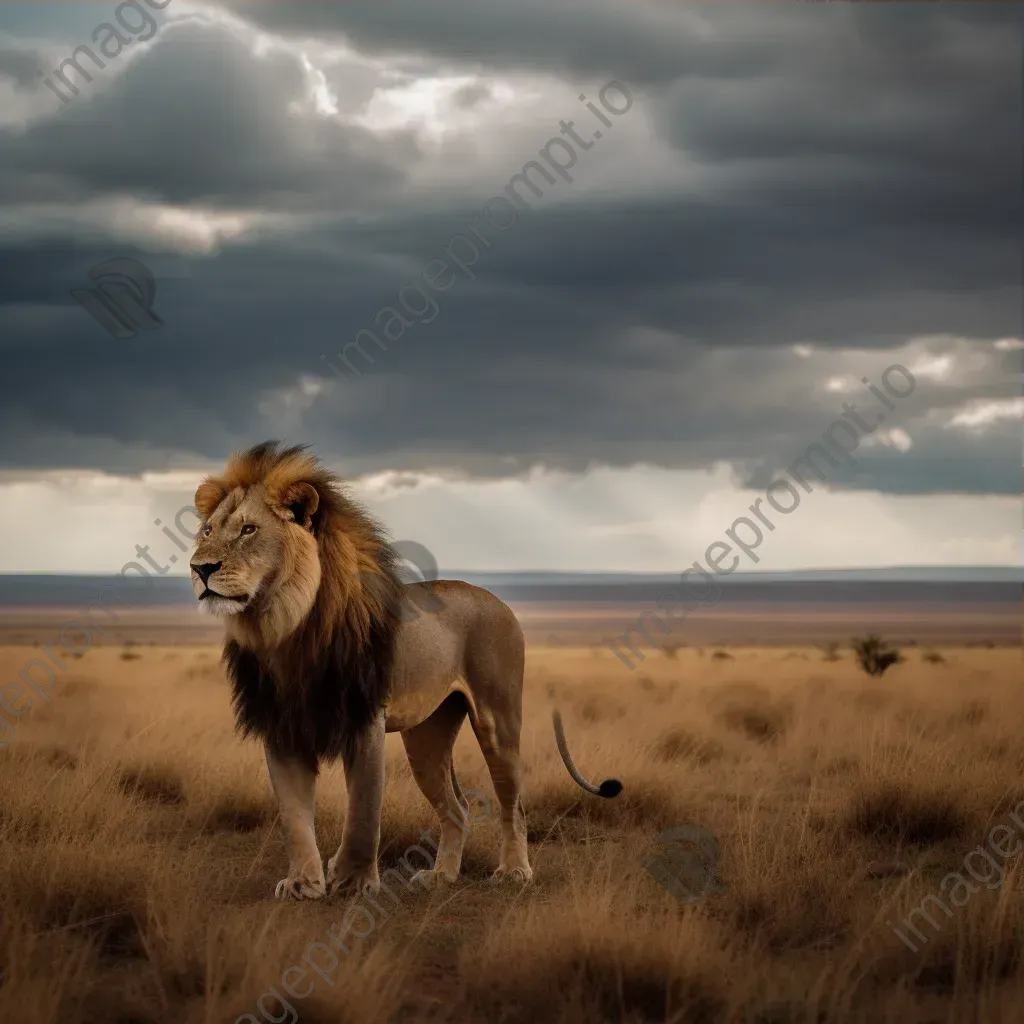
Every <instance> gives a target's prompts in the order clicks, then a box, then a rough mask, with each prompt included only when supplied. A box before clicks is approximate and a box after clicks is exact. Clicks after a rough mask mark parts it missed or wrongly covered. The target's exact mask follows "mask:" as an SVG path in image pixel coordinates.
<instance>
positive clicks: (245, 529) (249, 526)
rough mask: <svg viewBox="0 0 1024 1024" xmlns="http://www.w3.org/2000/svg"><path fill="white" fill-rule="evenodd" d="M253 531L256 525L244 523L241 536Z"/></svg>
mask: <svg viewBox="0 0 1024 1024" xmlns="http://www.w3.org/2000/svg"><path fill="white" fill-rule="evenodd" d="M255 532H256V527H255V526H253V524H252V523H246V524H245V526H243V527H242V536H243V537H248V536H250V535H252V534H254V533H255Z"/></svg>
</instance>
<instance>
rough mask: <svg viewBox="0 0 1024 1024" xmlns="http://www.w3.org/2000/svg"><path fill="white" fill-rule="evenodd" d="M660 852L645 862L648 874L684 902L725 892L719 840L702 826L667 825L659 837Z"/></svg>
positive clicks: (695, 901)
mask: <svg viewBox="0 0 1024 1024" xmlns="http://www.w3.org/2000/svg"><path fill="white" fill-rule="evenodd" d="M655 843H656V844H657V846H658V852H657V853H655V854H653V855H652V856H649V857H646V858H644V860H643V861H642V862H641V863H642V864H643V866H644V868H645V869H646V871H647V873H648V874H649V875H650V876H651V877H652V878H653V879H654V880H655V881H656V882H658V884H659V885H661V886H662V888H664V889H666V890H667V891H668V892H670V893H671V894H672V895H673V896H675V898H676V899H677V900H679V902H680V903H699V902H700V901H701V900H703V899H706V898H707V897H708V896H716V895H718V894H719V893H721V892H725V887H724V886H722V885H721V884H720V883H719V882H718V881H717V880H716V878H715V870H716V868H717V867H718V854H719V846H718V840H717V839H716V838H715V837H714V836H713V835H712V834H711V833H710V832H709V831H708V830H707V829H706V828H704V827H703V826H701V825H678V826H676V827H675V828H667V829H665V831H664V832H662V833H661V835H660V836H658V838H657V839H656V840H655Z"/></svg>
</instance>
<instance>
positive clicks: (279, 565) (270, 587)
mask: <svg viewBox="0 0 1024 1024" xmlns="http://www.w3.org/2000/svg"><path fill="white" fill-rule="evenodd" d="M213 497H214V499H215V504H214V503H213V502H210V501H209V500H207V507H208V508H209V507H210V506H211V505H213V509H212V512H210V513H209V516H208V518H207V520H206V522H205V523H204V524H203V526H202V528H201V529H200V531H199V534H198V536H197V537H196V549H195V554H194V555H193V556H192V559H191V570H192V572H191V577H192V590H193V592H194V593H195V595H196V598H197V599H198V600H199V602H200V607H201V608H202V609H203V610H204V611H207V612H209V613H211V614H213V615H219V616H237V615H240V614H241V613H242V612H244V611H246V610H247V609H253V610H256V609H266V608H267V607H268V606H269V605H271V604H273V603H275V602H281V601H285V602H286V603H287V604H288V605H289V606H291V611H292V615H293V616H295V615H296V614H297V616H298V618H301V617H302V616H303V615H305V614H306V612H308V610H309V608H310V607H311V606H312V604H313V601H314V599H315V597H316V590H317V587H318V585H319V582H320V564H319V558H318V554H317V545H316V541H315V540H314V538H313V536H312V534H311V533H310V532H309V530H308V529H307V528H306V527H305V526H304V525H302V522H299V521H296V515H297V512H298V509H296V508H294V507H293V508H289V507H287V506H281V505H280V504H278V503H277V502H274V501H273V500H272V499H270V498H269V497H268V495H267V493H266V491H265V489H264V487H263V486H261V485H258V484H257V485H255V486H251V487H248V488H243V487H235V488H234V489H233V490H231V491H230V492H228V493H227V494H225V495H223V496H220V495H214V496H213ZM300 514H301V513H300ZM302 520H303V521H304V520H305V516H304V515H302ZM297 604H301V605H303V607H301V608H299V607H297V606H296V605H297Z"/></svg>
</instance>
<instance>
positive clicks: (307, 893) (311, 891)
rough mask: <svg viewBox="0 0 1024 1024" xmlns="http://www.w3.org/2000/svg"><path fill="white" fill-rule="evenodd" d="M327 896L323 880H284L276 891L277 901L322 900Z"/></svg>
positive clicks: (297, 878) (300, 877) (299, 877)
mask: <svg viewBox="0 0 1024 1024" xmlns="http://www.w3.org/2000/svg"><path fill="white" fill-rule="evenodd" d="M326 895H327V887H326V886H325V885H324V880H323V878H305V877H303V876H301V875H298V876H296V877H294V878H282V879H281V881H280V882H278V883H277V886H276V888H275V889H274V899H277V900H322V899H323V898H324V896H326Z"/></svg>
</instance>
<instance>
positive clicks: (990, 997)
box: [0, 646, 1024, 1024]
mask: <svg viewBox="0 0 1024 1024" xmlns="http://www.w3.org/2000/svg"><path fill="white" fill-rule="evenodd" d="M38 653H39V652H38V651H37V650H35V649H33V648H31V647H22V648H17V647H6V648H0V679H3V680H12V679H15V678H16V677H17V674H18V672H19V671H20V669H21V666H22V665H23V664H24V663H25V661H26V660H27V659H28V658H29V657H33V656H36V655H38ZM931 653H932V652H925V651H922V650H920V649H905V651H904V654H905V656H906V660H905V661H904V662H903V663H902V664H899V665H897V666H895V667H894V668H892V669H891V670H890V671H889V672H888V673H887V674H886V675H885V676H883V677H881V678H870V677H868V676H866V675H865V674H864V673H863V672H861V671H860V670H859V668H858V667H857V665H856V664H855V662H854V661H853V659H852V657H851V655H850V653H849V652H848V651H847V652H845V653H841V654H840V657H839V659H838V660H831V659H830V658H829V657H828V656H827V655H826V654H825V653H823V652H822V651H821V650H817V649H814V648H802V649H801V648H792V649H789V650H785V649H768V648H734V649H731V650H728V651H719V652H715V651H713V650H711V649H707V650H702V651H698V650H694V649H691V648H686V649H682V650H679V651H677V652H674V653H673V654H672V655H671V656H666V655H658V656H654V655H652V656H649V657H648V658H647V659H646V660H645V661H644V663H643V664H642V665H641V666H640V667H639V668H638V669H637V671H634V672H628V671H626V670H625V669H624V667H623V666H622V664H621V663H620V662H618V661H617V660H616V659H615V658H614V657H612V655H611V654H609V653H608V652H607V651H604V652H601V651H598V650H588V649H579V648H577V649H543V648H532V649H531V650H530V652H529V655H528V664H527V690H526V701H525V724H524V732H523V744H522V750H523V756H524V761H525V771H526V776H525V792H524V802H525V805H526V810H527V816H528V822H529V828H530V838H531V844H532V845H531V856H532V861H533V865H534V871H535V882H534V884H533V885H532V886H529V887H527V888H525V889H520V888H515V887H512V888H509V887H504V886H493V885H492V884H490V882H489V881H488V879H489V875H490V873H491V871H492V870H493V869H494V867H495V866H496V864H497V850H498V839H499V836H498V825H497V823H496V822H495V821H493V820H488V821H485V822H483V823H481V824H479V825H476V826H474V827H473V830H472V832H471V833H470V837H469V840H468V845H467V852H466V857H465V860H464V868H463V877H462V879H460V881H459V883H458V884H457V885H456V886H454V887H452V888H450V889H446V890H442V891H439V892H423V893H419V892H416V893H410V894H408V895H405V896H404V898H403V900H402V902H401V904H400V905H392V904H387V909H388V915H387V918H386V920H385V919H383V918H381V919H380V920H379V922H378V923H377V925H376V926H375V928H374V931H373V932H372V934H371V935H370V936H369V937H368V938H367V939H366V940H365V941H364V942H362V943H359V942H355V944H354V947H353V951H352V954H351V956H350V957H349V958H347V959H345V958H344V957H342V958H341V961H342V962H341V964H340V966H339V968H338V969H337V971H336V972H335V973H334V984H333V985H331V984H328V983H327V982H326V981H323V980H316V986H315V989H314V990H313V992H312V993H311V994H310V995H309V996H308V997H306V998H304V999H301V1000H297V999H289V1000H288V1002H289V1004H290V1005H291V1006H292V1007H293V1008H294V1011H295V1012H296V1013H297V1014H298V1016H299V1019H300V1020H302V1021H304V1022H307V1024H326V1022H333V1021H337V1022H353V1024H373V1022H381V1024H383V1022H420V1021H428V1020H429V1021H438V1022H441V1021H460V1022H461V1021H486V1022H489V1024H503V1022H509V1024H512V1022H520V1021H523V1022H530V1024H540V1022H546V1021H552V1022H565V1024H570V1022H571V1024H584V1022H592V1021H603V1020H608V1021H623V1022H625V1021H631V1022H652V1021H665V1022H667V1021H676V1022H679V1021H686V1022H690V1021H693V1022H701V1024H716V1022H741V1021H742V1022H756V1024H797V1022H807V1024H811V1022H814V1024H823V1022H833V1021H864V1022H872V1024H876V1022H889V1021H892V1022H899V1024H925V1022H940V1021H941V1022H950V1024H954V1022H955V1024H966V1022H971V1021H977V1022H998V1021H1007V1022H1009V1021H1017V1020H1020V1019H1021V1015H1022V1013H1024V1011H1022V1009H1021V1007H1022V1002H1024V963H1022V953H1024V900H1022V893H1024V884H1022V870H1021V863H1022V858H1021V857H1020V856H1015V857H1011V858H1010V859H1009V860H1008V861H1007V862H1006V865H1005V871H1006V880H1005V883H1004V884H1003V885H1002V886H1001V887H1000V888H998V889H991V890H990V889H987V888H985V887H984V886H978V890H979V891H978V892H977V893H976V894H974V895H973V896H971V898H970V900H969V901H968V902H967V903H966V904H965V905H964V906H962V907H960V908H958V909H956V910H955V911H954V913H953V916H952V917H951V918H949V919H946V918H942V923H941V930H940V931H939V932H938V933H937V934H936V933H929V934H930V938H929V941H928V942H926V943H925V944H924V945H922V946H921V948H920V950H919V951H918V952H916V953H915V952H913V951H912V950H911V949H909V948H908V947H907V946H906V945H904V944H903V943H902V942H901V941H900V940H899V939H898V938H897V937H896V936H895V935H894V934H893V932H892V931H891V930H890V928H889V927H888V926H887V925H886V923H885V922H886V920H887V919H888V920H892V921H893V922H897V921H899V920H900V919H902V918H903V917H904V916H905V915H906V914H907V913H908V912H909V911H910V909H911V908H912V907H914V906H916V905H918V904H919V903H920V902H921V900H922V898H924V897H925V896H926V895H927V894H928V893H933V892H938V891H939V883H940V882H941V880H942V879H943V878H944V877H945V876H946V875H947V874H948V873H949V872H951V871H957V870H962V867H961V865H962V863H963V858H964V855H965V854H966V853H967V852H968V851H969V850H970V849H972V848H974V847H976V846H978V845H979V844H982V843H984V842H985V837H986V836H987V835H988V833H989V831H990V830H991V828H992V827H993V826H994V825H995V824H997V823H998V822H1000V821H1005V820H1007V815H1008V813H1009V812H1010V811H1011V810H1012V809H1013V808H1014V807H1015V806H1016V805H1017V804H1018V803H1020V801H1021V800H1022V799H1024V740H1022V733H1024V688H1022V685H1021V655H1020V651H1019V650H1013V649H1010V650H1005V649H1003V650H983V649H966V648H960V649H944V650H942V651H941V652H938V653H939V655H940V656H939V657H938V658H931V657H927V658H926V657H925V655H926V654H928V655H930V654H931ZM553 700H554V702H556V703H557V704H558V705H559V706H560V707H561V708H562V710H563V714H564V717H565V721H566V727H567V730H568V732H569V740H570V745H571V747H572V749H573V752H574V755H575V757H576V760H577V762H578V763H579V764H580V766H581V768H582V769H583V771H584V772H585V773H587V774H588V775H590V776H591V777H592V778H595V779H599V778H603V777H605V776H606V775H615V776H618V777H620V778H621V779H622V780H623V782H624V783H625V791H624V792H623V794H622V795H621V796H620V797H619V798H618V799H616V800H610V801H605V800H599V799H596V798H594V797H590V796H588V795H586V794H583V793H582V792H580V791H579V790H578V789H577V788H576V787H575V785H574V784H573V783H572V782H571V780H570V779H569V777H568V776H567V774H566V772H565V769H564V768H563V766H562V765H561V762H560V761H559V759H558V755H557V752H556V748H555V743H554V739H553V736H552V730H551V722H550V712H551V707H552V701H553ZM16 726H17V736H16V738H15V739H14V741H13V742H12V743H11V745H10V746H8V747H7V748H6V749H4V750H2V751H0V864H2V865H3V871H4V887H3V893H4V895H3V909H2V914H0V1020H3V1021H19V1022H24V1024H50V1022H52V1024H86V1022H103V1024H144V1022H162V1021H177V1022H186V1024H187V1022H197V1024H198V1022H203V1024H212V1022H217V1024H219V1022H221V1021H234V1020H235V1019H236V1018H237V1017H238V1016H239V1015H240V1014H243V1013H255V1015H256V1016H257V1017H259V1012H258V1010H257V1009H256V1005H257V1000H258V999H259V998H260V996H261V994H262V993H265V992H268V991H269V990H270V989H271V988H274V989H276V990H277V991H279V992H280V991H282V989H281V974H282V972H283V971H284V970H285V969H286V968H287V967H288V966H290V965H293V964H299V963H301V960H300V958H301V956H302V954H303V951H304V950H306V949H307V947H308V946H309V944H310V943H311V942H312V941H314V940H321V939H323V937H324V933H325V932H326V930H327V929H328V928H329V927H330V925H331V924H332V922H337V921H339V920H340V919H341V917H342V914H343V912H344V909H345V908H344V905H343V904H342V903H340V902H330V901H327V902H322V903H291V904H278V903H275V902H273V901H272V900H271V899H270V896H271V893H272V892H273V888H274V884H275V883H276V881H277V880H278V878H280V877H281V876H282V875H283V874H284V869H285V866H286V855H285V845H284V836H283V832H282V829H281V826H280V824H279V822H278V821H277V819H276V812H275V806H274V803H273V798H272V795H271V792H270V787H269V783H268V781H267V777H266V770H265V767H264V764H263V761H262V754H261V751H260V749H259V748H258V747H257V746H256V745H255V744H252V743H242V742H241V741H239V740H237V739H236V738H235V736H234V734H233V725H232V721H231V716H230V709H229V702H228V690H227V685H226V683H225V681H224V677H223V674H222V672H221V669H220V666H219V661H218V652H217V651H216V649H213V648H209V647H203V648H195V647H146V646H135V647H132V648H130V649H126V650H119V649H117V648H102V647H100V648H94V649H93V650H91V651H89V652H88V653H87V654H86V655H85V656H84V657H82V658H81V659H79V660H75V661H72V662H71V663H70V668H69V670H68V672H67V673H65V675H64V681H63V682H62V683H61V684H60V685H59V686H58V687H57V688H56V689H55V691H54V694H53V699H52V702H51V703H49V704H42V703H41V702H40V701H39V699H38V698H36V706H34V707H32V708H31V709H30V710H29V711H28V712H27V713H26V714H24V716H23V717H21V718H19V719H18V720H17V722H16ZM388 749H389V757H388V786H387V795H386V799H385V807H384V820H383V850H382V860H383V861H384V862H385V864H386V863H387V862H388V861H389V859H393V858H395V857H397V856H399V855H401V854H402V853H403V852H404V851H405V850H406V848H408V847H409V846H411V845H413V844H415V843H417V841H418V840H417V837H418V836H419V834H420V833H421V832H422V831H423V830H424V829H427V830H431V831H432V832H436V822H435V818H434V816H433V812H432V811H431V810H430V808H429V807H428V806H427V804H426V801H425V800H424V799H423V797H422V795H421V794H420V792H419V791H418V789H417V788H416V786H415V784H414V782H413V780H412V777H411V774H410V772H409V769H408V767H407V765H406V762H405V757H404V753H403V751H402V747H401V741H400V739H399V738H398V737H396V736H390V737H389V738H388ZM456 764H457V768H458V772H459V777H460V781H461V782H462V785H463V787H464V788H467V787H475V788H477V789H481V790H483V791H484V792H486V793H487V794H489V795H493V790H492V789H491V786H490V782H489V780H488V778H487V774H486V769H485V766H484V762H483V758H482V756H481V754H480V752H479V749H478V747H477V746H476V742H475V739H474V738H473V736H472V732H471V730H469V728H468V727H466V728H465V729H464V730H463V733H462V735H461V736H460V738H459V741H458V745H457V747H456ZM344 808H345V789H344V782H343V776H342V773H341V770H340V769H339V768H331V769H327V770H325V772H324V774H323V776H322V780H321V785H320V790H319V793H318V821H317V831H318V836H319V839H320V847H321V852H322V854H323V855H324V858H325V860H326V858H327V857H328V856H330V855H331V853H333V852H334V850H335V849H336V847H337V844H338V842H339V841H340V837H341V829H342V821H343V817H344ZM686 823H690V824H698V825H703V826H705V827H707V828H708V829H710V830H711V831H712V832H713V833H714V834H715V835H716V836H717V837H718V839H719V841H720V844H721V861H720V863H719V871H718V874H719V878H720V880H721V882H722V884H723V885H724V887H725V891H724V892H722V893H721V894H718V895H715V896H712V897H710V898H708V899H707V900H705V901H704V902H702V903H698V904H695V905H683V904H681V903H679V902H677V901H676V900H675V899H674V898H673V897H672V896H671V895H670V894H668V893H667V892H666V891H665V890H664V889H662V888H661V887H660V886H659V885H658V884H657V883H656V882H655V881H654V880H653V879H652V878H651V877H650V876H649V875H648V874H647V873H646V872H645V871H644V869H643V867H642V866H641V863H640V862H641V860H642V859H643V858H644V856H645V855H646V854H647V853H648V852H650V850H651V849H652V844H653V841H654V839H655V838H656V836H657V835H658V833H659V832H661V830H663V829H665V828H668V827H671V826H675V825H680V824H686ZM894 860H896V861H900V862H902V863H903V864H904V865H905V866H906V869H907V870H906V872H905V873H903V874H895V875H886V876H884V877H876V875H877V874H878V871H877V870H871V869H869V865H871V864H872V862H880V861H881V862H889V861H894ZM382 905H384V904H382ZM263 1006H264V1008H266V1009H267V1011H268V1015H267V1017H265V1018H264V1019H268V1020H269V1019H276V1020H278V1021H285V1020H291V1019H292V1018H291V1016H289V1015H287V1014H286V1011H285V1010H284V1008H283V1007H281V1006H280V1005H279V1004H277V1003H275V1002H274V1000H273V999H270V1000H269V1001H267V1000H264V1003H263Z"/></svg>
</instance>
